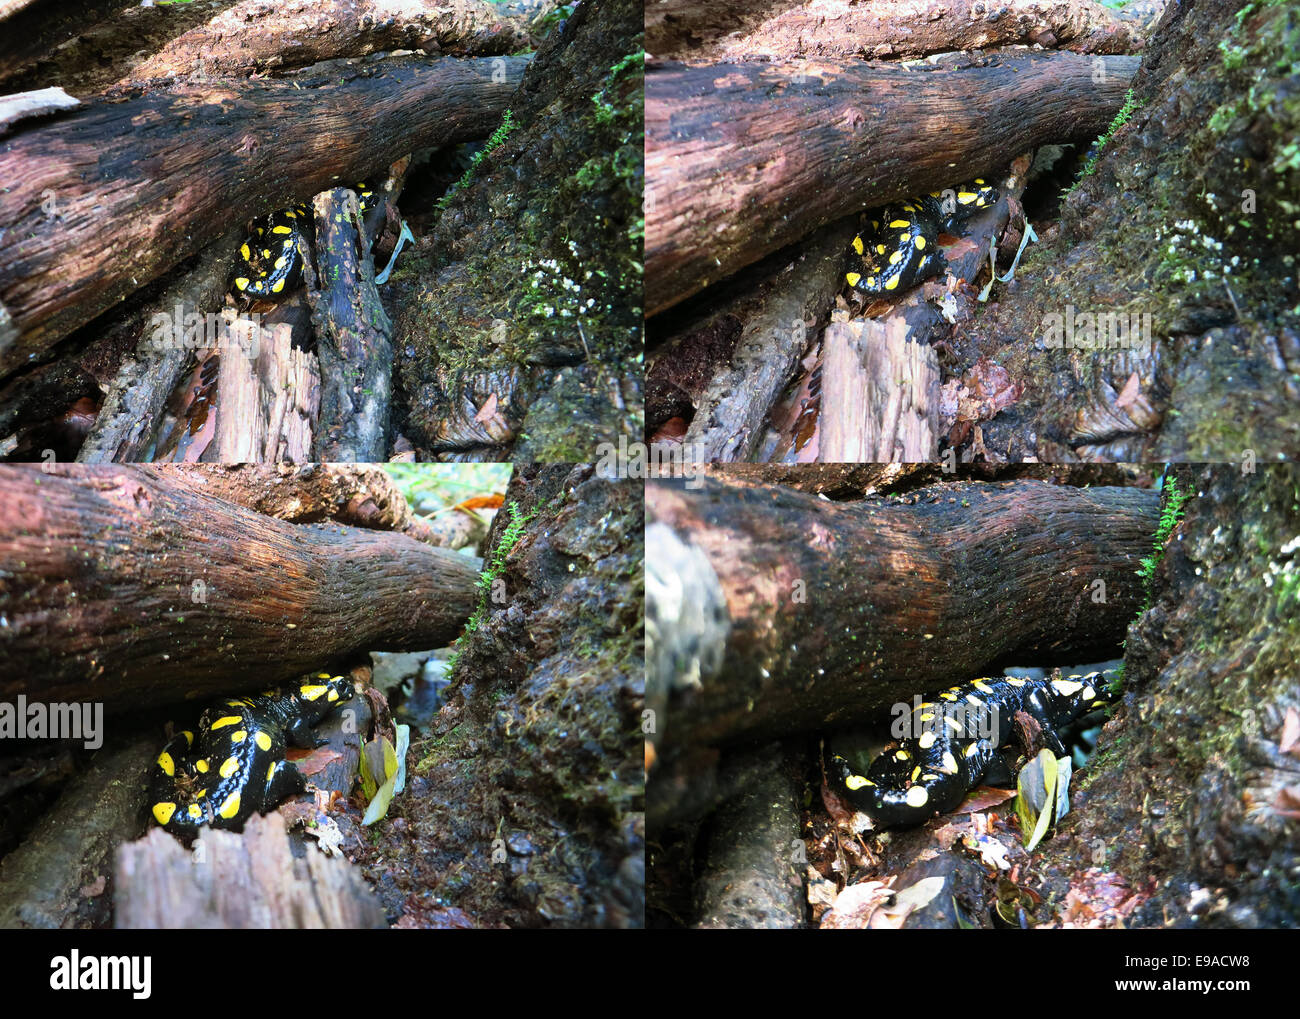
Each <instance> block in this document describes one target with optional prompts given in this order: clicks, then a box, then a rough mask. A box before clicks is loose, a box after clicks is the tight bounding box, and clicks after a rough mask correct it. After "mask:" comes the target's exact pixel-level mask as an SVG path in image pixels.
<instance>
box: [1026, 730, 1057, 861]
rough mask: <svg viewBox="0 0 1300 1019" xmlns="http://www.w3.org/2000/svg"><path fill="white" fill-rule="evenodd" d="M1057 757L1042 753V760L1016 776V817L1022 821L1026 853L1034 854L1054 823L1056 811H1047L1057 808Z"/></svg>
mask: <svg viewBox="0 0 1300 1019" xmlns="http://www.w3.org/2000/svg"><path fill="white" fill-rule="evenodd" d="M1056 773H1057V764H1056V755H1055V754H1053V753H1052V752H1051V751H1050V750H1040V751H1039V752H1038V756H1037V757H1035V758H1034V759H1033V760H1032V761H1030V762H1029V763H1028V764H1026V765H1025V766H1024V767H1023V768H1021V769H1020V774H1019V775H1018V776H1016V792H1017V793H1019V796H1018V797H1017V798H1016V815H1017V816H1018V817H1019V819H1020V831H1021V833H1022V834H1023V835H1024V836H1025V839H1026V841H1025V850H1026V852H1032V851H1033V849H1034V847H1035V846H1037V845H1038V843H1040V842H1041V841H1042V840H1043V836H1044V835H1046V834H1047V826H1048V824H1049V823H1050V822H1051V820H1052V815H1053V814H1054V813H1055V812H1056V811H1055V809H1052V810H1048V809H1046V807H1047V806H1048V804H1051V805H1052V806H1053V808H1054V807H1055V804H1056Z"/></svg>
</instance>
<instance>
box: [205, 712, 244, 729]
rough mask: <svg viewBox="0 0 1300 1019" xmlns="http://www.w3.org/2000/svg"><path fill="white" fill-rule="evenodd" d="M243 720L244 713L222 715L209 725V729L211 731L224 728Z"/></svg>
mask: <svg viewBox="0 0 1300 1019" xmlns="http://www.w3.org/2000/svg"><path fill="white" fill-rule="evenodd" d="M243 720H244V719H243V716H242V715H222V716H221V717H220V718H218V719H217V720H216V721H215V722H213V723H212V724H211V725H210V726H208V731H209V732H211V731H212V730H214V729H224V728H225V727H226V726H228V725H238V724H239V723H240V722H242V721H243Z"/></svg>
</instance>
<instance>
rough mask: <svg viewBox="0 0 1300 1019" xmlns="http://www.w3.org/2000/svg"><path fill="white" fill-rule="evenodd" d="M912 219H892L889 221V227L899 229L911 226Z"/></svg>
mask: <svg viewBox="0 0 1300 1019" xmlns="http://www.w3.org/2000/svg"><path fill="white" fill-rule="evenodd" d="M911 225H912V221H911V220H908V219H892V220H890V221H889V229H891V230H898V229H900V228H902V227H905V226H911Z"/></svg>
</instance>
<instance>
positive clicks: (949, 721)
mask: <svg viewBox="0 0 1300 1019" xmlns="http://www.w3.org/2000/svg"><path fill="white" fill-rule="evenodd" d="M943 722H944V725H946V726H948V728H949V729H953V730H955V731H956V732H961V731H962V725H961V722H960V721H958V720H957V719H955V718H953V717H952V716H951V715H944V716H943Z"/></svg>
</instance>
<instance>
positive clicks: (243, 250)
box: [239, 241, 253, 262]
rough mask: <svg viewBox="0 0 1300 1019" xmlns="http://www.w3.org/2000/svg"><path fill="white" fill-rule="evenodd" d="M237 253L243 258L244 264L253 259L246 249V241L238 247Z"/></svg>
mask: <svg viewBox="0 0 1300 1019" xmlns="http://www.w3.org/2000/svg"><path fill="white" fill-rule="evenodd" d="M239 253H240V254H241V255H243V256H244V261H245V262H247V261H248V260H249V259H250V258H252V257H253V253H252V252H251V251H250V250H249V249H248V241H244V243H243V244H241V245H240V246H239Z"/></svg>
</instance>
